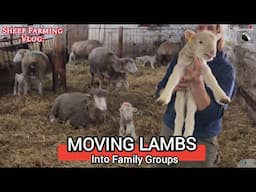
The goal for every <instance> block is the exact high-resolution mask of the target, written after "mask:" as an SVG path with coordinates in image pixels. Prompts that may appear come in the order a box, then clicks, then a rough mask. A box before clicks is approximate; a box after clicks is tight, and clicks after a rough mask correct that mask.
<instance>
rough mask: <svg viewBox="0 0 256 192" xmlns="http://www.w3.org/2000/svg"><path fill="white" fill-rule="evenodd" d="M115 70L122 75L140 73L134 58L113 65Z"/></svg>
mask: <svg viewBox="0 0 256 192" xmlns="http://www.w3.org/2000/svg"><path fill="white" fill-rule="evenodd" d="M113 68H114V70H115V71H116V72H120V73H136V72H137V71H138V68H137V67H136V64H135V61H134V59H132V58H120V59H119V61H118V62H117V63H114V64H113Z"/></svg>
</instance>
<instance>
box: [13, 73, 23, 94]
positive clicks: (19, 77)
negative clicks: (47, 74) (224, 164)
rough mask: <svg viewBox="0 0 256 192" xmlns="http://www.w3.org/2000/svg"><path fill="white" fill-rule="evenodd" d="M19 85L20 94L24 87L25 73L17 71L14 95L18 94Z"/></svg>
mask: <svg viewBox="0 0 256 192" xmlns="http://www.w3.org/2000/svg"><path fill="white" fill-rule="evenodd" d="M17 86H18V95H20V91H21V88H23V89H24V75H23V73H21V74H18V73H15V78H14V87H13V95H16V94H17Z"/></svg>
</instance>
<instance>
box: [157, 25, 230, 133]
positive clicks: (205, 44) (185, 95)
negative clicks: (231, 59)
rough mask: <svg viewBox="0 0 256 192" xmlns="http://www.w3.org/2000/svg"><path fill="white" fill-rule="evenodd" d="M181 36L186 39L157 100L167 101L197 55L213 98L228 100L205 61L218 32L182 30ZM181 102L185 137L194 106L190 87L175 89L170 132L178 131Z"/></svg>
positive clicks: (190, 129)
mask: <svg viewBox="0 0 256 192" xmlns="http://www.w3.org/2000/svg"><path fill="white" fill-rule="evenodd" d="M185 37H186V39H188V42H187V43H186V45H185V46H184V47H183V48H182V49H181V51H180V52H179V56H178V61H177V64H176V66H175V67H174V69H173V72H172V74H171V76H170V77H169V79H168V82H167V84H166V87H165V88H164V90H163V91H162V92H161V94H160V97H159V98H158V99H157V100H156V102H159V103H161V104H168V103H169V101H170V100H171V96H172V93H173V90H174V88H175V87H176V85H177V84H178V83H179V81H180V79H181V77H182V76H183V75H184V70H185V67H186V66H187V65H190V64H191V63H193V57H194V56H197V57H198V58H199V59H200V60H201V63H202V68H201V75H202V77H203V80H204V81H205V83H206V84H207V86H208V87H209V88H210V89H211V90H212V91H213V94H214V97H215V99H216V102H217V103H219V104H221V105H223V104H227V103H229V102H230V101H231V100H230V98H229V97H228V96H227V95H226V94H225V92H224V91H223V90H222V89H221V87H220V86H219V84H218V82H217V80H216V78H215V77H214V75H213V74H212V72H211V69H210V67H209V66H208V65H207V63H206V62H207V61H211V60H212V59H213V58H214V57H215V55H216V49H217V41H218V39H219V38H220V37H221V36H220V34H217V35H215V34H214V33H212V32H210V31H202V32H199V33H195V32H193V31H191V30H186V31H185ZM185 106H186V107H187V109H186V119H185V131H184V134H183V136H184V137H188V136H192V135H193V132H194V125H195V119H194V114H195V112H196V110H197V106H196V102H195V99H194V97H193V95H192V94H191V91H190V90H189V89H187V90H186V91H177V93H176V99H175V106H174V107H175V111H176V118H175V128H174V136H181V135H182V128H183V124H184V118H185V115H184V113H185Z"/></svg>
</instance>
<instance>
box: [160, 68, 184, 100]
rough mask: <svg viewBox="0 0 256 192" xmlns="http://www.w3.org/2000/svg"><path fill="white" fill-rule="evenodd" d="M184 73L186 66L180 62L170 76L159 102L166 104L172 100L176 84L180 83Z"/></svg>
mask: <svg viewBox="0 0 256 192" xmlns="http://www.w3.org/2000/svg"><path fill="white" fill-rule="evenodd" d="M183 74H184V66H183V65H181V64H179V63H178V64H177V65H176V66H175V67H174V69H173V73H172V74H171V76H170V77H169V79H168V82H167V84H166V86H165V88H164V90H163V92H162V93H161V95H160V97H159V98H158V99H157V100H156V102H159V103H161V104H165V105H167V104H168V103H169V102H170V100H171V97H172V93H173V90H174V88H175V87H176V85H177V84H178V83H179V81H180V79H181V77H182V76H183Z"/></svg>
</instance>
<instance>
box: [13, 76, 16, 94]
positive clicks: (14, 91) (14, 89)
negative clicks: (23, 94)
mask: <svg viewBox="0 0 256 192" xmlns="http://www.w3.org/2000/svg"><path fill="white" fill-rule="evenodd" d="M16 94H17V78H16V77H15V81H14V86H13V95H16Z"/></svg>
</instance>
